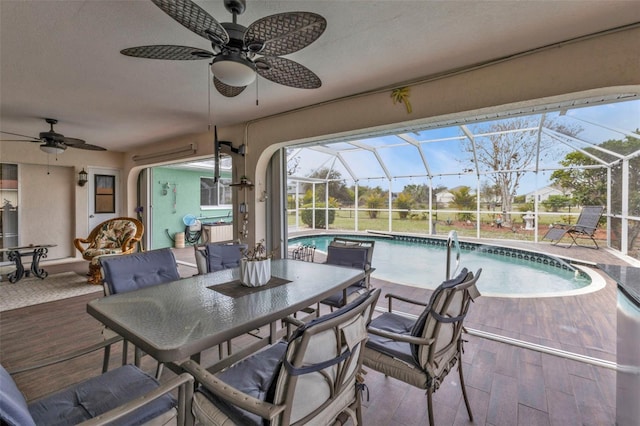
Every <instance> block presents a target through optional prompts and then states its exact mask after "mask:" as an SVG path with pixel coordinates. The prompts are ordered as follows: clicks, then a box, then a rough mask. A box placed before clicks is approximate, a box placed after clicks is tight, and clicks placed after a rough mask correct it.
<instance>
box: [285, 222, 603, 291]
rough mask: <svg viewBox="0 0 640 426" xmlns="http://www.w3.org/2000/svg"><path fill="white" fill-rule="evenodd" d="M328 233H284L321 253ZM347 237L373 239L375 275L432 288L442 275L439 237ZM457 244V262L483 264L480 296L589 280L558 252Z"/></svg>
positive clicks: (578, 286) (565, 287)
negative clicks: (313, 246) (313, 234)
mask: <svg viewBox="0 0 640 426" xmlns="http://www.w3.org/2000/svg"><path fill="white" fill-rule="evenodd" d="M333 238H334V235H321V236H308V237H294V238H291V239H289V245H290V246H293V245H297V244H311V245H315V246H316V250H319V251H323V252H325V253H326V251H327V246H328V244H329V242H330V241H331V240H333ZM352 238H358V239H373V240H375V242H376V243H375V248H374V251H373V262H372V266H373V267H374V268H375V271H374V272H373V274H372V276H373V277H375V278H379V279H382V280H386V281H390V282H393V283H397V284H403V285H409V286H414V287H420V288H428V289H434V288H435V287H437V286H438V285H439V284H440V283H441V282H442V281H443V280H444V279H445V275H446V248H445V246H444V242H443V241H442V240H434V239H429V238H412V239H411V241H406V240H401V239H396V238H369V237H364V238H363V237H361V236H357V237H356V236H353V237H352ZM434 241H435V243H434ZM462 247H463V248H462V253H461V256H460V265H461V267H466V268H468V269H469V270H471V271H473V272H475V271H477V270H478V269H480V268H482V275H481V278H480V280H478V284H477V286H478V289H479V290H480V292H481V293H482V294H483V295H485V296H497V297H551V296H566V295H571V294H577V293H583V292H585V290H586V288H587V287H588V286H589V285H590V284H591V277H590V275H589V274H587V273H586V272H584V269H583V268H579V269H578V268H575V267H574V266H573V265H569V264H568V263H566V262H564V261H562V260H560V259H558V258H554V257H551V256H547V255H544V254H539V253H532V252H526V251H523V250H515V249H508V248H502V247H500V248H499V247H496V246H482V245H477V244H469V243H464V244H462ZM489 251H490V252H489ZM452 257H454V256H452ZM451 269H452V271H453V270H454V269H455V265H452V267H451Z"/></svg>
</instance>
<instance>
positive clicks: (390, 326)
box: [367, 268, 469, 367]
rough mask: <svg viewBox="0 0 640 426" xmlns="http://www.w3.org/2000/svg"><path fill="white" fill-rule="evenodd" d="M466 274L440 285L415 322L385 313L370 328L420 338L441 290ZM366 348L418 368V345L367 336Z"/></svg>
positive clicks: (465, 270)
mask: <svg viewBox="0 0 640 426" xmlns="http://www.w3.org/2000/svg"><path fill="white" fill-rule="evenodd" d="M468 273H469V272H468V271H467V269H466V268H464V269H463V270H462V271H461V272H460V273H459V274H458V276H456V277H455V278H452V279H450V280H448V281H445V282H443V283H442V284H440V285H439V286H438V288H436V289H435V290H434V291H433V293H432V294H431V298H430V299H429V304H428V305H427V307H426V308H425V309H424V310H423V311H422V313H421V314H420V316H419V317H418V319H417V320H412V319H411V318H407V317H404V316H401V315H397V314H394V313H391V312H385V313H384V314H382V315H380V316H379V317H377V318H375V319H374V320H373V321H371V327H373V328H377V329H380V330H384V331H389V332H393V333H398V334H403V335H406V336H416V337H422V333H423V331H424V325H425V322H426V321H427V316H428V315H429V313H430V311H431V307H432V306H433V302H434V301H435V300H436V298H437V297H438V295H439V294H440V293H441V292H442V291H443V290H445V289H447V288H450V287H454V286H456V285H458V284H460V283H461V282H463V281H464V280H465V278H467V275H468ZM367 347H369V348H371V349H373V350H375V351H378V352H382V353H383V354H385V355H389V356H390V357H392V358H397V359H400V360H402V361H404V362H407V363H409V364H411V365H415V366H417V367H419V366H420V364H419V362H418V345H414V344H409V343H406V342H398V341H395V340H392V339H389V338H386V337H382V336H377V335H375V334H369V341H368V342H367Z"/></svg>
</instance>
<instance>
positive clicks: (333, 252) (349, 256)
mask: <svg viewBox="0 0 640 426" xmlns="http://www.w3.org/2000/svg"><path fill="white" fill-rule="evenodd" d="M367 254H368V248H366V247H336V246H329V247H327V263H328V264H330V265H339V266H348V267H350V268H358V269H362V270H365V269H367V267H368V266H369V265H368V260H367Z"/></svg>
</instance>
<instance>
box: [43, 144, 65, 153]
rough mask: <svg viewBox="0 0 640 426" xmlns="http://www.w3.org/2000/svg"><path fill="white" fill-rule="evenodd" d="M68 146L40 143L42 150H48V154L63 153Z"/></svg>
mask: <svg viewBox="0 0 640 426" xmlns="http://www.w3.org/2000/svg"><path fill="white" fill-rule="evenodd" d="M65 149H66V147H63V146H61V145H58V144H56V145H51V144H42V145H40V150H41V151H44V152H46V153H47V154H55V155H57V154H62V153H63V152H64V150H65Z"/></svg>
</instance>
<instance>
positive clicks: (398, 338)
mask: <svg viewBox="0 0 640 426" xmlns="http://www.w3.org/2000/svg"><path fill="white" fill-rule="evenodd" d="M481 271H482V270H478V272H477V273H476V274H475V276H474V274H473V273H471V272H468V271H467V270H466V269H463V270H462V272H461V273H460V274H459V275H458V276H457V277H455V278H453V279H451V280H448V281H445V282H443V283H442V284H440V286H438V288H436V289H435V290H434V291H433V294H432V295H431V299H430V300H429V303H428V304H425V303H420V302H417V301H415V300H412V299H407V298H404V297H400V296H394V295H392V294H387V295H386V296H385V297H387V298H388V299H389V312H385V313H383V314H382V315H380V316H378V317H377V318H375V319H374V320H373V321H371V324H370V325H369V329H368V330H369V341H368V342H367V344H366V347H365V350H364V360H363V364H364V365H365V366H366V367H369V368H372V369H374V370H376V371H379V372H380V373H382V374H384V375H385V376H389V377H393V378H395V379H397V380H401V381H403V382H405V383H408V384H410V385H412V386H415V387H418V388H420V389H426V391H427V407H428V411H429V413H428V415H429V424H430V425H431V426H433V425H434V417H433V402H432V394H433V393H434V392H435V391H436V390H437V389H438V388H439V387H440V383H442V381H443V380H444V378H445V376H446V375H447V374H448V373H449V371H451V369H453V367H454V366H455V364H456V363H457V364H458V371H459V374H460V387H461V388H462V395H463V397H464V402H465V404H466V406H467V413H468V414H469V420H470V421H473V415H472V414H471V406H470V405H469V400H468V398H467V391H466V388H465V386H464V377H463V375H462V352H463V351H462V342H463V340H462V330H463V320H464V317H465V316H466V315H467V312H468V310H469V305H470V302H471V301H472V300H473V299H474V298H476V297H478V296H479V295H480V293H479V292H478V291H477V289H476V287H475V284H476V281H477V280H478V278H479V277H480V273H481ZM393 299H397V300H401V301H403V302H406V303H412V304H416V305H421V306H425V309H424V311H423V312H422V314H421V315H420V316H419V317H418V318H417V319H412V318H408V317H407V316H404V315H399V314H396V313H393V312H392V304H391V301H392V300H393Z"/></svg>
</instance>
